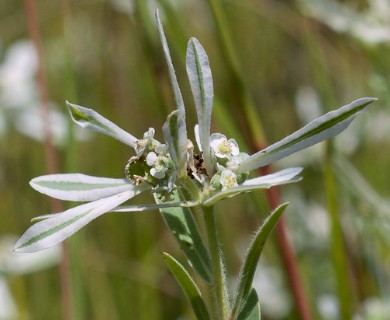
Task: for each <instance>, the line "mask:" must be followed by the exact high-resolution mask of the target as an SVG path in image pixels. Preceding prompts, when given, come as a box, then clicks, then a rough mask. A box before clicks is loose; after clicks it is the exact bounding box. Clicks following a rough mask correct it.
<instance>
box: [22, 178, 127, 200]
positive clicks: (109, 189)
mask: <svg viewBox="0 0 390 320" xmlns="http://www.w3.org/2000/svg"><path fill="white" fill-rule="evenodd" d="M30 185H31V187H33V188H34V189H35V190H37V191H39V192H40V193H43V194H46V195H48V196H50V197H53V198H56V199H61V200H69V201H95V200H99V199H102V198H107V197H109V196H112V195H114V194H118V193H120V192H123V191H125V190H130V189H134V186H133V185H131V184H130V183H129V182H128V181H127V180H126V179H112V178H102V177H93V176H88V175H85V174H81V173H69V174H52V175H45V176H40V177H37V178H34V179H32V180H31V181H30Z"/></svg>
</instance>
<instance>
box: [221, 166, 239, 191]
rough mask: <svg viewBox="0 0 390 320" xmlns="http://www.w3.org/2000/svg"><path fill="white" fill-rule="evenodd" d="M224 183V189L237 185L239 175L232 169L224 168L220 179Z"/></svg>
mask: <svg viewBox="0 0 390 320" xmlns="http://www.w3.org/2000/svg"><path fill="white" fill-rule="evenodd" d="M220 182H221V185H222V191H225V190H229V189H231V188H234V187H237V186H238V183H237V176H236V174H235V173H234V172H233V171H231V170H223V171H222V173H221V179H220Z"/></svg>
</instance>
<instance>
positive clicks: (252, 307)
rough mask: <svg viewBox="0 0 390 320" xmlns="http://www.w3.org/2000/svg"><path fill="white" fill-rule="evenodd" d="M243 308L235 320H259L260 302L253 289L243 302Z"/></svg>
mask: <svg viewBox="0 0 390 320" xmlns="http://www.w3.org/2000/svg"><path fill="white" fill-rule="evenodd" d="M243 303H244V306H243V308H242V310H241V312H240V314H239V315H238V318H237V320H260V319H261V313H260V302H259V297H258V296H257V292H256V290H255V289H252V290H251V292H250V293H249V296H248V297H247V298H246V299H245V301H244V302H243Z"/></svg>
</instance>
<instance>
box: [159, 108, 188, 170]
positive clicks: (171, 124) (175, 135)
mask: <svg viewBox="0 0 390 320" xmlns="http://www.w3.org/2000/svg"><path fill="white" fill-rule="evenodd" d="M162 130H163V134H164V139H165V141H166V143H167V145H168V150H169V154H170V155H171V158H172V161H173V163H174V164H175V167H176V169H177V172H178V177H179V178H180V177H185V176H186V175H187V134H186V132H185V119H184V116H183V114H182V113H181V112H179V110H175V111H173V112H172V113H171V114H170V115H169V116H168V118H167V120H166V121H165V123H164V125H163V128H162Z"/></svg>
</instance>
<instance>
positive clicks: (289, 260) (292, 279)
mask: <svg viewBox="0 0 390 320" xmlns="http://www.w3.org/2000/svg"><path fill="white" fill-rule="evenodd" d="M260 171H261V174H262V175H266V174H270V173H271V167H270V166H266V167H263V168H261V169H260ZM267 200H268V203H269V205H270V206H271V208H272V209H273V208H276V207H277V206H278V205H279V203H280V194H279V190H278V188H277V187H273V188H270V189H268V190H267ZM275 232H276V237H277V240H278V242H277V243H278V246H279V252H280V254H281V257H282V261H283V264H284V269H285V271H286V274H287V277H288V280H289V283H290V287H291V290H292V294H293V297H294V300H295V303H296V306H297V310H298V312H299V315H300V319H302V320H311V319H312V316H311V313H310V308H309V303H308V301H307V299H306V295H305V292H304V289H303V284H302V280H301V277H300V275H299V271H298V265H297V261H296V259H295V255H294V251H293V248H292V246H291V244H290V241H289V239H288V237H287V227H286V221H285V219H284V217H283V216H282V217H281V218H280V220H279V222H278V224H277V225H276V228H275Z"/></svg>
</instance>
